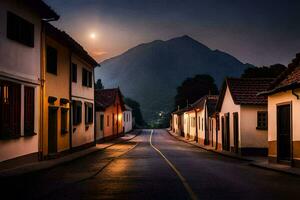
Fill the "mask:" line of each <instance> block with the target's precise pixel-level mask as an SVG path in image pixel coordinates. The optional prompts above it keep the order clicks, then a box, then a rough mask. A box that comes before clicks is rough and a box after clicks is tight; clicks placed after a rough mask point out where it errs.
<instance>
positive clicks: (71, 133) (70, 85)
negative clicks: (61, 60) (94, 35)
mask: <svg viewBox="0 0 300 200" xmlns="http://www.w3.org/2000/svg"><path fill="white" fill-rule="evenodd" d="M69 51H70V52H69V61H70V76H69V78H70V84H69V92H70V94H69V98H70V99H69V106H70V108H69V110H70V112H69V134H70V135H69V143H70V151H72V150H73V144H72V136H73V118H72V115H73V109H71V108H72V106H71V105H73V102H72V81H73V80H72V76H73V69H72V51H71V49H69Z"/></svg>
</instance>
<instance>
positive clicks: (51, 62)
mask: <svg viewBox="0 0 300 200" xmlns="http://www.w3.org/2000/svg"><path fill="white" fill-rule="evenodd" d="M46 54H47V55H46V68H47V72H48V73H51V74H55V75H56V74H57V50H56V49H55V48H53V47H51V46H47V52H46Z"/></svg>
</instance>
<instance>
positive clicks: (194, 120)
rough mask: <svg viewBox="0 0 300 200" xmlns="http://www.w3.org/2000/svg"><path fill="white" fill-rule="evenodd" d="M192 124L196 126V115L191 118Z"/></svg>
mask: <svg viewBox="0 0 300 200" xmlns="http://www.w3.org/2000/svg"><path fill="white" fill-rule="evenodd" d="M191 126H192V127H195V126H196V118H195V117H192V120H191Z"/></svg>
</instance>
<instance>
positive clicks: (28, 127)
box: [24, 87, 35, 136]
mask: <svg viewBox="0 0 300 200" xmlns="http://www.w3.org/2000/svg"><path fill="white" fill-rule="evenodd" d="M34 134H35V133H34V88H33V87H24V135H25V136H30V135H34Z"/></svg>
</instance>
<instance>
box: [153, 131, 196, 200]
mask: <svg viewBox="0 0 300 200" xmlns="http://www.w3.org/2000/svg"><path fill="white" fill-rule="evenodd" d="M152 135H153V130H151V134H150V139H149V142H150V145H151V147H152V148H153V149H154V150H156V151H157V152H158V153H159V154H160V155H161V156H162V157H163V159H164V160H165V161H166V162H167V163H168V165H169V166H170V167H171V169H172V170H173V171H174V172H175V173H176V175H177V176H178V177H179V179H180V181H181V183H182V184H183V186H184V188H185V189H186V191H187V192H188V194H189V195H190V198H191V199H192V200H196V199H198V198H197V196H196V194H195V193H194V191H193V190H192V188H191V187H190V185H189V184H188V182H187V180H186V179H185V178H184V177H183V176H182V175H181V173H180V172H179V171H178V170H177V168H176V167H175V166H174V165H173V164H172V163H171V162H170V161H169V160H168V159H167V157H166V156H165V155H164V154H163V153H162V152H161V151H160V150H159V149H157V148H156V147H155V146H154V145H153V144H152Z"/></svg>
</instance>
